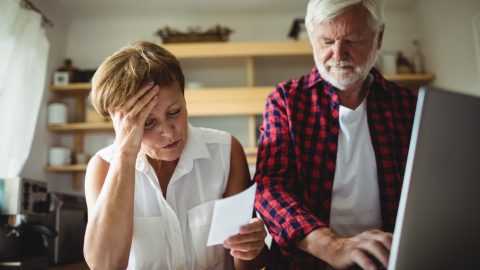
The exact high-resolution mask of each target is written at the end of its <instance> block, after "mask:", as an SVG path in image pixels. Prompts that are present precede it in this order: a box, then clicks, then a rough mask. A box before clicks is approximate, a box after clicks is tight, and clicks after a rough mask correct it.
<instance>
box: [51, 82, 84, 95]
mask: <svg viewBox="0 0 480 270" xmlns="http://www.w3.org/2000/svg"><path fill="white" fill-rule="evenodd" d="M91 88H92V85H91V84H90V83H69V84H65V85H52V86H50V90H51V91H52V92H54V93H57V94H60V95H83V94H85V95H87V94H88V93H90V89H91Z"/></svg>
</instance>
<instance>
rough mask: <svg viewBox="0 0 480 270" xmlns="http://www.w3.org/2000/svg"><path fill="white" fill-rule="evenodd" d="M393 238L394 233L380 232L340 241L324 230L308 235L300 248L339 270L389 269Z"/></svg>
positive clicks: (327, 230) (328, 230)
mask: <svg viewBox="0 0 480 270" xmlns="http://www.w3.org/2000/svg"><path fill="white" fill-rule="evenodd" d="M392 238H393V235H392V234H391V233H385V232H382V231H380V230H371V231H366V232H363V233H361V234H359V235H356V236H353V237H350V238H341V237H337V236H336V235H335V234H334V233H333V232H332V231H331V230H330V229H329V228H322V229H318V230H315V231H313V232H311V233H310V234H308V235H307V236H306V237H305V238H304V239H303V240H302V241H300V242H299V243H298V247H299V248H300V249H302V250H304V251H306V252H308V253H310V254H312V255H314V256H315V257H317V258H320V259H321V260H323V261H325V262H327V263H328V264H330V265H331V266H332V267H333V268H336V269H346V268H348V267H351V266H354V265H358V266H360V267H361V268H362V269H378V267H377V265H378V263H380V264H382V265H383V266H385V267H387V266H388V257H389V255H390V247H391V245H392ZM376 261H378V262H376Z"/></svg>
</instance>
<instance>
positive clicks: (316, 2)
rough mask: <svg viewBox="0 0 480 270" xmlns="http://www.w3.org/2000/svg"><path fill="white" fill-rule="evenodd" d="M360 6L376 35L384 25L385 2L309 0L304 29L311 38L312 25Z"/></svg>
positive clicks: (372, 0)
mask: <svg viewBox="0 0 480 270" xmlns="http://www.w3.org/2000/svg"><path fill="white" fill-rule="evenodd" d="M356 5H359V6H362V7H364V8H365V9H366V10H367V12H368V13H369V15H370V16H369V18H368V25H369V26H370V29H371V30H372V32H373V33H374V34H376V33H378V31H379V30H380V29H381V27H382V25H383V24H384V23H385V20H384V16H383V9H384V7H385V0H310V1H309V2H308V7H307V15H306V16H305V27H306V28H307V31H308V35H309V36H310V37H312V33H313V25H314V24H316V23H323V22H329V21H332V20H333V19H335V17H337V16H338V15H341V14H342V13H344V12H345V11H346V10H347V9H349V8H351V7H353V6H356Z"/></svg>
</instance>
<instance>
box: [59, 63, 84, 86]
mask: <svg viewBox="0 0 480 270" xmlns="http://www.w3.org/2000/svg"><path fill="white" fill-rule="evenodd" d="M63 64H64V65H63V67H60V68H59V69H58V70H57V71H56V72H55V73H54V75H53V84H54V85H59V84H67V83H74V82H79V81H81V80H80V77H81V76H80V75H81V72H80V70H78V69H76V68H74V67H73V65H72V59H65V61H64V62H63Z"/></svg>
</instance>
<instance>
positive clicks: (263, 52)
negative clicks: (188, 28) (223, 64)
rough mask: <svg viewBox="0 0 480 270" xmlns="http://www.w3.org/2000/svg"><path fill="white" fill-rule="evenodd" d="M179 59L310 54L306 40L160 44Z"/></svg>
mask: <svg viewBox="0 0 480 270" xmlns="http://www.w3.org/2000/svg"><path fill="white" fill-rule="evenodd" d="M162 46H163V47H164V48H165V49H167V50H168V51H170V52H171V53H173V54H174V55H175V56H176V57H177V58H179V59H194V58H214V57H255V56H289V55H312V46H311V45H310V43H309V42H307V41H264V42H205V43H191V44H189V43H183V44H167V45H162Z"/></svg>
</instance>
